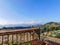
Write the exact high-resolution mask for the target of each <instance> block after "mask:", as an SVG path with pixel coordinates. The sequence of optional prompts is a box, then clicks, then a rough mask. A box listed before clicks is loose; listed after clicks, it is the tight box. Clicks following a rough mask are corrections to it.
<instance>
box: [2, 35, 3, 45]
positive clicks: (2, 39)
mask: <svg viewBox="0 0 60 45" xmlns="http://www.w3.org/2000/svg"><path fill="white" fill-rule="evenodd" d="M2 45H3V35H2Z"/></svg>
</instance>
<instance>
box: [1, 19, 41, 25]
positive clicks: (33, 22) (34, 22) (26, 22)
mask: <svg viewBox="0 0 60 45" xmlns="http://www.w3.org/2000/svg"><path fill="white" fill-rule="evenodd" d="M40 22H41V21H36V20H30V21H20V22H15V21H12V20H6V19H1V18H0V25H7V24H36V23H40Z"/></svg>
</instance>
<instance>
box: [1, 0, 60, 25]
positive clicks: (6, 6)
mask: <svg viewBox="0 0 60 45" xmlns="http://www.w3.org/2000/svg"><path fill="white" fill-rule="evenodd" d="M51 21H55V22H60V0H0V24H2V25H5V24H33V23H46V22H51Z"/></svg>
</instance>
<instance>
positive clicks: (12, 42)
mask: <svg viewBox="0 0 60 45" xmlns="http://www.w3.org/2000/svg"><path fill="white" fill-rule="evenodd" d="M12 45H13V34H12Z"/></svg>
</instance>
